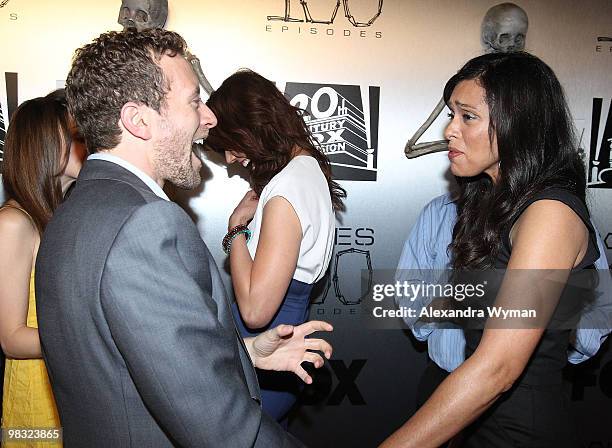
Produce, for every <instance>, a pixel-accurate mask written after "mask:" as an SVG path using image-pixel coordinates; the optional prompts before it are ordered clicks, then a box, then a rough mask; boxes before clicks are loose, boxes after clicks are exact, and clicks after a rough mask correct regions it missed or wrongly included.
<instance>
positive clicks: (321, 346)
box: [304, 339, 334, 359]
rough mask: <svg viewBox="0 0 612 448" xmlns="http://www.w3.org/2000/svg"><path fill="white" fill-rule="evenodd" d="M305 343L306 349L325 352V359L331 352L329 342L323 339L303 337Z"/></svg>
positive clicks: (329, 356)
mask: <svg viewBox="0 0 612 448" xmlns="http://www.w3.org/2000/svg"><path fill="white" fill-rule="evenodd" d="M304 342H305V345H306V349H307V350H316V351H319V352H323V353H325V357H326V358H327V359H329V358H331V355H332V353H333V350H334V349H333V347H332V346H331V344H330V343H329V342H327V341H326V340H324V339H305V341H304Z"/></svg>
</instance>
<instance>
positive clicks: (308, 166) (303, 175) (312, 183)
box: [268, 156, 327, 189]
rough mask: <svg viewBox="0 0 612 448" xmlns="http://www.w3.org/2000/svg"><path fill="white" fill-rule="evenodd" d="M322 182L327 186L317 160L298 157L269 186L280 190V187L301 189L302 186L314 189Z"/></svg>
mask: <svg viewBox="0 0 612 448" xmlns="http://www.w3.org/2000/svg"><path fill="white" fill-rule="evenodd" d="M321 182H324V183H325V185H327V181H326V180H325V176H324V174H323V171H321V168H320V167H319V163H318V162H317V160H316V159H315V158H314V157H311V156H297V157H294V158H293V159H291V160H290V161H289V163H288V164H287V166H285V167H284V168H283V169H282V170H281V171H280V172H279V173H278V174H277V175H276V176H274V177H273V178H272V180H271V181H270V183H269V184H268V185H269V186H270V188H278V187H279V186H282V187H288V188H296V187H298V188H299V187H300V186H302V185H308V186H309V188H310V189H312V188H314V187H316V185H317V184H318V183H321Z"/></svg>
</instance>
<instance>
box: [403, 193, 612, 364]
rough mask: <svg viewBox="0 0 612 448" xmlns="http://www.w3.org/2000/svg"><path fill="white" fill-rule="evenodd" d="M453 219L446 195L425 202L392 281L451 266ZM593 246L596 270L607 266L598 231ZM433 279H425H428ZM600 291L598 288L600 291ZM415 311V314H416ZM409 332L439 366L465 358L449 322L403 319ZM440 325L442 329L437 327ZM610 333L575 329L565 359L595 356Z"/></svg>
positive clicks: (419, 301)
mask: <svg viewBox="0 0 612 448" xmlns="http://www.w3.org/2000/svg"><path fill="white" fill-rule="evenodd" d="M456 220H457V207H456V205H455V203H454V202H453V201H452V200H451V198H450V196H449V195H448V194H445V195H442V196H438V197H437V198H434V199H433V200H432V201H431V202H429V203H428V204H427V205H426V206H425V208H424V209H423V211H422V212H421V214H420V215H419V217H418V219H417V222H416V224H415V225H414V227H413V228H412V230H411V231H410V234H409V235H408V239H407V240H406V242H405V243H404V249H403V250H402V255H401V256H400V260H399V263H398V266H397V269H398V270H397V274H396V280H399V281H415V280H417V281H418V280H419V279H415V278H408V277H414V274H415V272H416V273H418V272H419V271H421V272H422V273H423V274H424V275H427V273H431V272H432V271H435V270H437V271H443V270H449V269H451V260H450V258H451V257H450V252H449V250H448V245H449V244H450V243H451V240H452V235H453V227H454V225H455V221H456ZM595 233H596V235H597V245H598V247H599V253H600V254H601V256H600V257H599V259H598V260H597V261H596V262H595V266H596V268H597V269H605V270H607V269H608V260H607V259H606V254H605V249H604V246H603V242H602V240H601V237H600V236H599V232H597V229H596V232H595ZM431 280H435V279H429V281H431ZM600 292H601V291H600ZM402 300H403V299H401V298H400V299H398V305H401V306H409V307H411V308H415V309H417V310H418V309H420V308H421V307H422V306H425V305H427V304H428V302H429V301H430V300H431V298H427V297H423V296H420V297H417V298H416V300H415V301H414V302H413V303H410V304H405V303H402ZM417 314H418V313H417ZM406 323H408V325H410V327H411V328H412V333H413V334H414V336H415V337H416V338H417V339H418V340H419V341H427V350H428V353H429V357H430V358H431V360H432V361H433V362H435V363H436V364H437V365H438V366H440V367H441V368H442V369H444V370H446V371H448V372H452V371H453V370H455V369H456V368H457V367H459V365H460V364H461V363H462V362H463V361H464V360H465V338H464V336H463V330H462V329H460V328H459V327H458V326H456V325H453V324H450V323H446V322H445V323H444V324H441V323H423V322H420V321H416V322H415V319H406ZM442 325H443V326H444V328H441V327H442ZM609 333H610V330H609V329H599V328H598V329H578V330H576V334H575V338H574V340H573V341H572V344H573V348H572V350H570V351H568V356H567V359H568V361H569V362H571V363H572V364H577V363H580V362H582V361H585V360H587V359H589V358H590V357H591V356H593V355H595V354H596V353H597V351H598V350H599V347H600V346H601V344H602V343H603V341H604V340H605V339H606V337H607V336H608V334H609Z"/></svg>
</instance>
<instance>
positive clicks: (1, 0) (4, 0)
mask: <svg viewBox="0 0 612 448" xmlns="http://www.w3.org/2000/svg"><path fill="white" fill-rule="evenodd" d="M9 1H10V0H0V9H2V8H4V7H5V6H7V5H8V3H9ZM7 9H8V8H7ZM9 11H10V9H9ZM8 18H9V20H17V19H18V18H19V17H18V16H17V13H15V12H11V13H10V14H9V15H8Z"/></svg>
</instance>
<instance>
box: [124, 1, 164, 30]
mask: <svg viewBox="0 0 612 448" xmlns="http://www.w3.org/2000/svg"><path fill="white" fill-rule="evenodd" d="M167 18H168V0H122V2H121V9H120V10H119V18H118V19H117V23H119V24H120V25H122V26H123V28H124V29H126V28H136V29H137V30H138V31H142V30H146V29H149V28H163V27H164V24H165V23H166V19H167Z"/></svg>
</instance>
